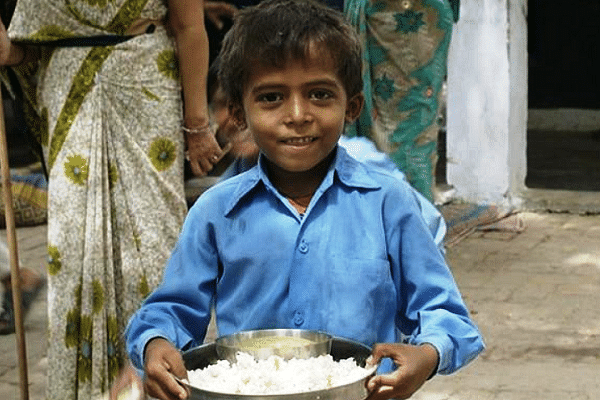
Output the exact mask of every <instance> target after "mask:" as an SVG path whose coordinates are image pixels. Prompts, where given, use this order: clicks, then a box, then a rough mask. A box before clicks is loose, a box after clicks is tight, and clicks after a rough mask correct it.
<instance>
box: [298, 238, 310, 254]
mask: <svg viewBox="0 0 600 400" xmlns="http://www.w3.org/2000/svg"><path fill="white" fill-rule="evenodd" d="M298 250H300V253H303V254H306V253H308V243H306V241H305V240H304V239H302V241H301V242H300V246H298Z"/></svg>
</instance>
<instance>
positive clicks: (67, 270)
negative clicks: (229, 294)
mask: <svg viewBox="0 0 600 400" xmlns="http://www.w3.org/2000/svg"><path fill="white" fill-rule="evenodd" d="M167 11H168V17H169V20H168V22H169V27H170V29H171V31H170V32H171V33H172V35H170V34H168V30H167V27H166V25H167V20H166V18H167ZM203 21H204V14H203V1H201V0H169V1H168V2H167V0H44V1H38V0H19V1H18V2H17V6H16V9H15V13H14V15H13V18H12V21H11V23H10V26H9V29H8V36H7V32H6V30H5V28H4V26H1V31H0V65H9V66H15V70H17V71H18V73H19V75H20V77H21V85H22V87H23V89H24V92H25V95H26V96H27V98H28V99H29V104H30V105H32V110H33V111H34V112H35V114H31V115H32V116H33V115H35V116H36V117H37V118H31V121H32V122H35V124H34V125H35V126H34V128H35V132H36V134H37V136H38V138H39V140H40V142H41V144H42V146H43V150H44V161H45V164H46V168H47V171H48V198H49V201H48V275H49V277H48V318H49V321H48V323H49V325H48V336H49V337H48V339H49V340H48V392H47V398H48V400H58V399H60V400H66V399H69V400H71V399H99V398H106V397H108V391H109V389H110V386H111V384H112V382H113V381H114V380H115V378H116V376H117V374H118V373H119V370H120V369H121V367H122V366H123V363H124V360H125V353H124V351H123V344H122V340H121V333H122V331H123V329H124V327H125V325H126V323H127V321H128V318H129V316H130V315H131V314H132V313H133V311H135V310H136V309H137V308H138V306H139V305H140V303H141V302H142V300H143V299H144V297H145V296H146V295H147V294H148V293H150V291H152V290H153V289H154V288H155V287H156V286H157V284H158V283H159V282H160V280H161V278H162V271H163V267H164V265H165V262H166V260H167V258H168V256H169V254H170V252H171V249H172V246H174V244H175V241H176V239H177V236H178V234H179V230H180V227H181V224H182V222H183V219H184V216H185V213H186V200H185V194H184V179H183V165H184V163H183V159H184V151H185V150H186V148H187V151H185V154H186V157H187V158H188V159H189V161H190V166H191V168H192V171H193V172H194V173H195V174H197V175H202V174H204V173H206V172H207V171H208V170H210V169H211V168H212V165H213V164H214V163H215V162H216V161H217V160H218V158H219V157H220V156H221V149H220V148H219V146H218V144H217V142H216V140H215V138H214V135H213V134H212V132H211V129H210V126H209V124H208V110H207V104H206V91H205V81H206V73H207V69H208V40H207V37H206V31H205V29H204V22H203ZM8 38H10V41H9V40H8ZM34 60H38V62H34ZM32 77H33V78H34V79H28V78H32ZM31 82H35V85H31V84H30V83H31ZM182 89H183V95H182ZM184 105H185V107H184Z"/></svg>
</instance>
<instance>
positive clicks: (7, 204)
mask: <svg viewBox="0 0 600 400" xmlns="http://www.w3.org/2000/svg"><path fill="white" fill-rule="evenodd" d="M0 169H1V170H2V191H3V192H4V210H5V212H4V214H5V215H4V218H5V220H6V237H7V244H8V251H9V254H10V274H11V286H12V295H13V309H14V314H15V334H16V340H17V353H18V361H19V376H20V378H21V379H20V387H21V400H29V382H28V380H27V352H26V350H25V331H24V329H23V307H22V303H21V275H20V273H19V272H20V271H19V257H18V252H17V235H16V231H15V211H14V209H13V200H12V189H11V181H10V166H9V163H8V144H7V140H6V128H5V124H4V105H3V103H2V96H1V93H0Z"/></svg>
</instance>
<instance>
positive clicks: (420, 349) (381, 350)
mask: <svg viewBox="0 0 600 400" xmlns="http://www.w3.org/2000/svg"><path fill="white" fill-rule="evenodd" d="M372 357H373V359H372V361H371V362H372V363H374V364H376V363H378V362H379V360H381V359H382V358H384V357H389V358H391V359H392V361H394V363H395V364H396V366H397V367H398V368H397V369H396V370H395V371H393V372H391V373H390V374H386V375H375V376H374V377H372V378H371V379H369V381H368V382H367V389H368V390H369V392H370V394H369V397H367V400H384V399H391V398H395V399H408V398H409V397H410V396H412V395H413V394H414V393H415V392H416V391H417V390H418V389H419V388H420V387H421V386H422V385H423V383H425V381H427V379H428V378H429V377H430V376H431V374H433V372H434V371H435V368H436V367H437V365H438V359H439V356H438V353H437V350H436V349H435V348H434V347H433V346H432V345H430V344H423V345H420V346H413V345H408V344H396V343H384V344H378V345H375V347H374V348H373V354H372Z"/></svg>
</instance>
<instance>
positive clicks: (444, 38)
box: [344, 0, 458, 200]
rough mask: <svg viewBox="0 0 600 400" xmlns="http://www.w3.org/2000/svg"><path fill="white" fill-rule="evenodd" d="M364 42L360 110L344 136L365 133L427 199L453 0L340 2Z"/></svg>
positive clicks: (453, 13) (454, 15) (431, 182)
mask: <svg viewBox="0 0 600 400" xmlns="http://www.w3.org/2000/svg"><path fill="white" fill-rule="evenodd" d="M344 9H345V13H346V15H347V18H348V20H349V21H350V22H351V23H352V24H353V25H354V26H355V27H356V29H357V30H358V32H359V35H360V37H361V40H362V42H363V45H364V55H363V69H364V72H363V81H364V93H365V109H364V111H363V113H362V115H361V117H360V119H359V120H358V122H357V123H356V124H354V125H352V126H349V127H348V128H347V131H346V134H347V135H349V136H365V137H369V138H371V139H372V140H373V141H374V142H375V143H376V145H377V147H378V148H379V149H380V150H381V151H384V152H386V153H388V154H389V155H390V157H391V158H392V159H393V160H394V162H395V163H396V165H397V166H398V168H399V169H400V170H401V171H403V172H404V173H405V174H406V177H407V178H408V180H409V182H410V183H411V184H412V185H413V186H414V187H415V188H416V189H417V190H418V191H419V192H421V193H422V194H423V195H424V196H425V197H427V198H428V199H429V200H432V199H433V188H434V185H435V182H434V170H435V164H436V161H437V136H438V130H439V127H438V124H437V118H438V111H439V108H440V93H441V90H442V84H443V82H444V79H445V75H446V64H447V57H448V47H449V45H450V36H451V31H452V24H453V22H454V19H455V18H457V17H458V1H453V4H452V8H451V6H450V4H449V3H448V1H447V0H373V1H369V0H346V2H345V6H344Z"/></svg>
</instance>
